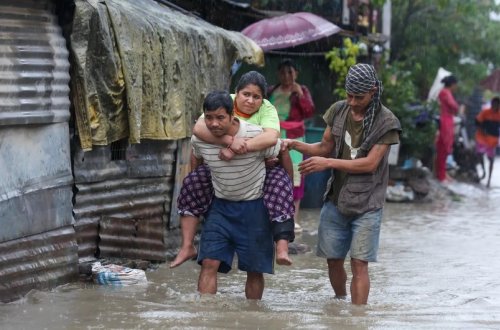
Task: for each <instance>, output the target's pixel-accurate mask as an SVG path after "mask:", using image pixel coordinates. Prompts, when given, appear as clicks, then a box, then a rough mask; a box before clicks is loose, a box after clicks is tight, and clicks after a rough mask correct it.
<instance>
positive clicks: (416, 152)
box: [380, 63, 437, 159]
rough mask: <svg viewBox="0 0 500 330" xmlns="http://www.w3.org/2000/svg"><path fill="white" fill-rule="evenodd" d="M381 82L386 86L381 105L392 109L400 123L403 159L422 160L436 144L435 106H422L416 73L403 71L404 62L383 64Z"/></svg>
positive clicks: (415, 69) (401, 156)
mask: <svg viewBox="0 0 500 330" xmlns="http://www.w3.org/2000/svg"><path fill="white" fill-rule="evenodd" d="M382 66H384V69H383V70H381V71H382V72H381V73H380V79H381V80H382V83H383V85H384V92H383V93H382V103H383V104H384V105H385V106H386V107H388V108H389V109H391V110H392V112H393V113H394V114H395V115H396V117H398V119H399V121H400V122H401V127H402V129H403V132H402V134H401V146H402V147H401V149H400V159H406V158H412V157H414V158H418V159H423V158H425V157H426V154H428V153H429V148H430V147H432V145H433V143H434V136H435V133H436V125H435V123H434V121H433V120H432V118H433V116H434V115H435V114H436V111H437V106H436V104H421V103H420V102H419V101H418V97H417V93H416V91H417V88H416V86H415V84H414V78H413V72H414V71H417V72H418V71H419V68H418V66H416V67H415V68H414V69H413V70H411V71H406V70H404V69H402V66H404V65H403V64H401V63H392V64H391V65H384V64H382Z"/></svg>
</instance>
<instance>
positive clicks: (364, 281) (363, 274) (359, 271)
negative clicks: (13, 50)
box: [351, 259, 370, 305]
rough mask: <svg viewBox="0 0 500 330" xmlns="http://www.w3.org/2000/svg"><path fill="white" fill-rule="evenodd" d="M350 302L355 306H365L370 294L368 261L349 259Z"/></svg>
mask: <svg viewBox="0 0 500 330" xmlns="http://www.w3.org/2000/svg"><path fill="white" fill-rule="evenodd" d="M351 271H352V282H351V301H352V303H353V304H355V305H366V303H367V302H368V294H369V293H370V276H369V275H368V261H363V260H359V259H351Z"/></svg>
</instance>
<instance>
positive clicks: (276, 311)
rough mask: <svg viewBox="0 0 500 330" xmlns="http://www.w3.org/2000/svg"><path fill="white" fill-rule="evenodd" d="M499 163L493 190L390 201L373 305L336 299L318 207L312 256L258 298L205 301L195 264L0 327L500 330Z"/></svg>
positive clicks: (5, 308) (95, 289) (21, 304)
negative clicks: (320, 253) (320, 247)
mask: <svg viewBox="0 0 500 330" xmlns="http://www.w3.org/2000/svg"><path fill="white" fill-rule="evenodd" d="M498 164H500V159H497V162H496V165H497V169H496V172H495V173H494V175H493V178H492V187H491V188H490V189H486V188H484V187H481V186H472V185H466V184H460V183H455V184H452V185H450V186H449V188H450V189H452V190H453V191H455V192H458V193H460V195H461V197H459V198H454V199H449V200H448V199H446V200H440V201H435V202H433V203H427V204H405V203H388V204H386V208H385V213H384V221H383V226H382V233H381V242H380V251H379V261H378V262H377V263H372V264H370V274H371V279H372V281H371V287H372V289H371V292H370V298H369V304H368V305H367V306H352V305H351V304H350V303H349V302H348V301H342V300H335V299H333V291H332V289H331V287H330V284H329V281H328V276H327V272H326V263H325V261H324V260H323V259H320V258H317V257H316V256H315V255H314V250H315V243H316V235H317V232H316V227H317V219H318V215H319V209H307V210H303V211H302V217H303V219H302V222H301V224H302V225H303V227H304V232H303V233H302V234H300V235H299V236H298V239H297V241H298V242H301V243H305V244H308V245H309V246H311V248H312V251H311V252H308V253H306V254H302V255H294V256H292V257H293V261H294V263H293V265H292V266H291V267H286V266H276V274H275V275H269V276H266V290H265V292H264V298H263V300H262V301H260V302H256V301H247V300H245V298H244V281H245V276H244V274H243V273H241V272H235V271H233V272H231V273H230V274H228V275H223V276H220V280H219V293H218V294H217V295H215V296H203V297H200V296H199V295H198V294H197V293H196V281H197V277H198V271H199V267H198V266H197V265H196V264H195V262H187V263H186V264H184V265H182V266H180V267H178V268H176V269H173V270H171V269H169V268H168V263H165V264H162V265H161V266H160V267H159V269H157V270H155V271H151V272H147V277H148V284H147V285H146V286H131V287H122V288H113V287H106V286H98V285H94V284H91V283H71V284H68V285H64V286H61V287H58V288H56V289H54V290H52V291H50V292H41V291H33V292H31V293H29V294H28V295H27V296H26V297H25V298H24V299H22V300H20V301H16V302H13V303H9V304H0V328H1V329H234V328H241V329H332V328H335V329H408V328H411V329H499V328H500V276H499V274H500V263H499V262H498V255H499V254H500V168H498V167H500V165H498Z"/></svg>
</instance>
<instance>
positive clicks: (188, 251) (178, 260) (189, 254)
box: [170, 245, 198, 268]
mask: <svg viewBox="0 0 500 330" xmlns="http://www.w3.org/2000/svg"><path fill="white" fill-rule="evenodd" d="M197 254H198V252H197V251H196V248H195V247H194V245H190V246H186V247H181V249H180V250H179V253H177V256H176V257H175V259H174V261H172V262H171V263H170V268H175V267H177V266H180V265H182V264H183V263H184V262H186V261H188V260H191V259H193V258H194V257H196V255H197Z"/></svg>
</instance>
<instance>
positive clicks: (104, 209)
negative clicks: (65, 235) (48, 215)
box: [73, 141, 176, 262]
mask: <svg viewBox="0 0 500 330" xmlns="http://www.w3.org/2000/svg"><path fill="white" fill-rule="evenodd" d="M122 148H123V152H118V153H116V150H113V148H112V146H106V147H96V148H94V149H93V150H92V151H88V152H83V151H82V150H81V149H79V147H78V146H76V151H75V156H74V173H75V181H76V193H75V196H74V209H73V212H74V217H75V221H76V224H75V228H76V232H77V236H78V243H79V257H80V262H82V261H87V260H91V259H92V258H95V257H96V256H99V257H101V256H106V257H111V256H113V257H117V256H120V257H126V258H140V259H145V260H165V256H166V254H165V242H164V241H165V239H164V237H165V231H166V226H167V219H168V217H169V215H170V205H171V202H172V190H173V177H172V175H173V168H174V163H175V149H176V143H175V141H174V142H167V141H144V142H143V143H141V144H135V145H128V144H125V145H122ZM117 155H118V156H119V157H118V156H117ZM116 157H118V158H120V157H121V159H115V158H116ZM110 219H111V220H112V222H111V224H110V221H111V220H110ZM132 224H134V225H132ZM102 226H105V230H104V228H103V227H102ZM134 235H137V236H134ZM132 236H134V237H135V239H133V237H132ZM124 237H125V238H124ZM124 242H125V243H126V242H129V243H130V242H133V247H132V246H129V247H124V246H123V244H124ZM99 252H100V254H99Z"/></svg>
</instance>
